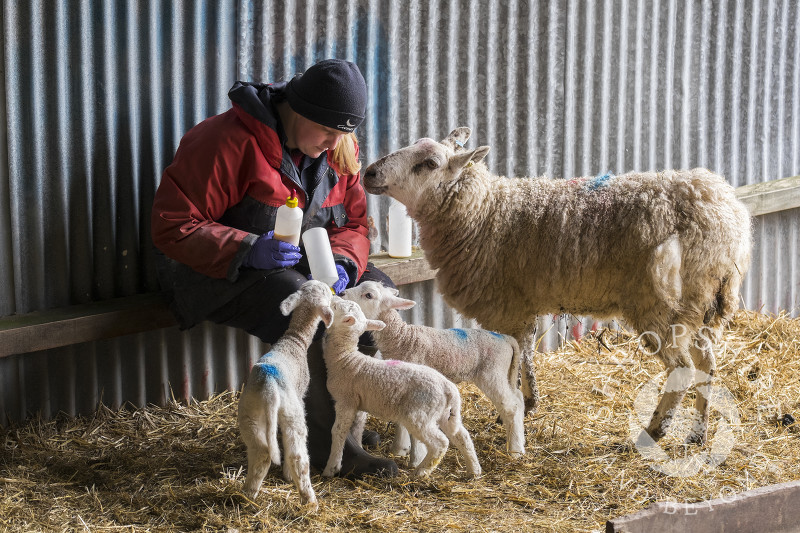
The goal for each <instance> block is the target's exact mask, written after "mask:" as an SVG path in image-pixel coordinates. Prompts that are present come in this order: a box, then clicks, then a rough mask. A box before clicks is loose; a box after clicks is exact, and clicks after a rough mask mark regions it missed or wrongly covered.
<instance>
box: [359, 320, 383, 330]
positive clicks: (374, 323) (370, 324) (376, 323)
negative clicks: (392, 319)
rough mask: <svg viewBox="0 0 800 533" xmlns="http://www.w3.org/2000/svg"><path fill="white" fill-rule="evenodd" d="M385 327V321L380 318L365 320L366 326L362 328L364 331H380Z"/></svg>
mask: <svg viewBox="0 0 800 533" xmlns="http://www.w3.org/2000/svg"><path fill="white" fill-rule="evenodd" d="M385 327H386V323H385V322H381V321H380V320H367V327H366V328H364V331H380V330H382V329H383V328H385Z"/></svg>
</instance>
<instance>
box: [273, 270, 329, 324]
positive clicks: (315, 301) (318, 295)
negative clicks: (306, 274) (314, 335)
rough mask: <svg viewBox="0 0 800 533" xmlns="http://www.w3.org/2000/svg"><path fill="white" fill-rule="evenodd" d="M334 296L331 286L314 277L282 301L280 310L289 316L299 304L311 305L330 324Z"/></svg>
mask: <svg viewBox="0 0 800 533" xmlns="http://www.w3.org/2000/svg"><path fill="white" fill-rule="evenodd" d="M332 297H333V293H331V289H330V287H328V286H327V285H326V284H325V283H322V282H321V281H317V280H313V279H312V280H308V281H306V282H305V283H303V284H302V285H301V286H300V288H299V289H297V291H296V292H294V293H292V294H290V295H289V296H288V297H287V298H286V299H285V300H284V301H282V302H281V304H280V310H281V313H283V315H284V316H289V314H290V313H291V312H292V311H294V309H295V308H296V307H297V306H298V305H301V304H303V305H310V306H313V307H314V308H315V309H316V311H317V314H318V315H319V316H320V318H321V319H322V320H323V321H324V322H325V325H326V326H330V324H331V320H332V318H333V315H332V312H331V299H332Z"/></svg>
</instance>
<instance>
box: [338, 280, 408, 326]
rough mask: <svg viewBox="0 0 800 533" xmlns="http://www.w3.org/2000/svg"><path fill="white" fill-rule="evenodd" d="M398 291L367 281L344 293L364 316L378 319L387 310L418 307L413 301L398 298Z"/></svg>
mask: <svg viewBox="0 0 800 533" xmlns="http://www.w3.org/2000/svg"><path fill="white" fill-rule="evenodd" d="M397 295H398V290H397V289H393V288H391V287H385V286H383V285H382V284H381V283H378V282H377V281H365V282H364V283H362V284H361V285H358V286H356V287H353V288H351V289H347V290H346V291H344V292H343V293H342V296H343V297H344V298H345V299H346V300H350V301H353V302H356V303H357V304H358V305H359V307H360V308H361V311H362V312H363V313H364V316H366V317H367V318H372V319H376V318H378V317H379V316H380V314H381V312H382V311H385V310H387V309H409V308H411V307H414V305H416V302H414V301H413V300H406V299H404V298H400V297H398V296H397Z"/></svg>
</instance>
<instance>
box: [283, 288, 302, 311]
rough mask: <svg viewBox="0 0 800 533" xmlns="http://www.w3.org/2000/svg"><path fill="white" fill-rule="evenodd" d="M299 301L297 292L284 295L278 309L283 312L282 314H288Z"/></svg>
mask: <svg viewBox="0 0 800 533" xmlns="http://www.w3.org/2000/svg"><path fill="white" fill-rule="evenodd" d="M299 302H300V295H299V294H298V293H296V292H295V293H292V294H290V295H289V296H287V297H286V299H285V300H284V301H282V302H281V305H280V310H281V313H283V316H289V315H290V314H292V311H294V308H295V307H297V304H298V303H299Z"/></svg>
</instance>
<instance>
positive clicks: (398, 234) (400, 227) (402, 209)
mask: <svg viewBox="0 0 800 533" xmlns="http://www.w3.org/2000/svg"><path fill="white" fill-rule="evenodd" d="M388 248H389V250H388V252H389V257H409V256H410V255H411V217H409V216H408V213H407V212H406V206H404V205H403V204H401V203H400V202H398V201H397V200H395V199H394V198H392V203H391V205H390V206H389V247H388Z"/></svg>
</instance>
